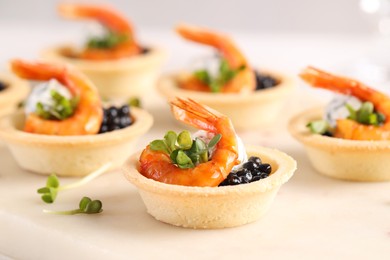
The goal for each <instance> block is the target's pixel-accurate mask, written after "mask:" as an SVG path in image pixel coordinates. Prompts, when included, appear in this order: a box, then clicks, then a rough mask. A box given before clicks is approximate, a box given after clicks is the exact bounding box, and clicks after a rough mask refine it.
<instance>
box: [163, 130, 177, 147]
mask: <svg viewBox="0 0 390 260" xmlns="http://www.w3.org/2000/svg"><path fill="white" fill-rule="evenodd" d="M176 139H177V134H176V133H175V132H174V131H168V132H167V133H166V134H165V136H164V141H165V144H166V145H167V147H168V149H169V151H170V152H172V151H174V150H175V149H176Z"/></svg>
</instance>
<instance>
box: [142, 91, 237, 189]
mask: <svg viewBox="0 0 390 260" xmlns="http://www.w3.org/2000/svg"><path fill="white" fill-rule="evenodd" d="M171 109H172V113H173V115H174V116H175V118H176V119H177V120H179V121H182V122H184V123H186V124H189V125H191V126H194V127H197V128H200V129H203V130H205V131H208V132H212V133H215V134H217V133H220V134H222V138H221V140H220V141H219V142H218V143H217V145H216V150H215V152H214V153H213V156H212V158H211V160H210V161H208V162H205V163H201V164H199V165H197V166H195V167H194V168H190V169H181V168H179V167H178V166H176V165H175V164H173V163H172V161H171V159H170V157H169V155H168V154H166V153H164V152H160V151H153V150H151V148H150V146H147V147H146V148H145V149H144V150H143V152H142V154H141V156H140V159H139V162H140V166H139V170H140V173H141V174H142V175H144V176H145V177H147V178H150V179H154V180H157V181H160V182H164V183H168V184H177V185H184V186H218V185H219V184H220V183H221V182H222V181H223V180H224V179H225V178H226V177H227V176H228V175H229V173H230V171H231V170H232V168H233V166H234V165H236V164H238V163H239V161H238V147H237V141H236V133H235V131H234V128H233V125H232V123H231V121H230V119H229V118H228V117H226V116H224V115H222V114H220V113H218V112H216V111H214V110H212V109H210V108H208V107H206V106H203V105H201V104H199V103H196V102H195V101H193V100H191V99H189V100H183V99H180V98H177V99H176V100H175V101H172V102H171Z"/></svg>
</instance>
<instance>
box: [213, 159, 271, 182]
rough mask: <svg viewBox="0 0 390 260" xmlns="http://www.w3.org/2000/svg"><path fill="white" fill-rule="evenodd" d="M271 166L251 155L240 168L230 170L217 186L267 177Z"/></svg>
mask: <svg viewBox="0 0 390 260" xmlns="http://www.w3.org/2000/svg"><path fill="white" fill-rule="evenodd" d="M271 171H272V168H271V165H270V164H268V163H262V162H261V159H260V158H259V157H255V156H251V157H250V158H249V160H248V161H247V162H246V163H244V164H243V165H242V169H239V170H238V171H233V172H231V173H230V174H229V175H228V176H227V178H226V179H225V180H224V181H223V182H221V184H219V186H229V185H238V184H243V183H250V182H254V181H258V180H260V179H264V178H267V177H268V176H269V175H270V174H271Z"/></svg>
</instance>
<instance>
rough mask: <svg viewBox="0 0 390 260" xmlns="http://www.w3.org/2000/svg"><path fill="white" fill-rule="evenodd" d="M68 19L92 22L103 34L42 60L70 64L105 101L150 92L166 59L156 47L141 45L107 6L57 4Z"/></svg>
mask: <svg viewBox="0 0 390 260" xmlns="http://www.w3.org/2000/svg"><path fill="white" fill-rule="evenodd" d="M59 12H60V14H61V15H62V16H63V17H65V18H70V19H94V20H96V21H98V22H100V24H101V25H102V27H103V31H104V35H102V36H100V37H99V36H96V37H92V38H90V39H89V40H88V41H87V42H86V43H85V45H84V47H82V48H77V47H76V46H75V45H71V44H65V45H63V46H57V47H54V48H49V49H46V50H44V51H43V52H42V57H43V58H44V59H47V60H50V61H55V62H64V63H69V64H72V65H74V66H75V67H76V68H77V69H78V70H80V71H81V72H83V73H84V74H85V75H87V76H88V77H89V78H90V79H91V80H92V82H93V83H94V84H95V85H96V87H97V88H98V90H99V93H100V95H101V96H102V97H103V98H105V99H115V100H123V99H126V98H130V97H134V96H142V95H144V94H147V93H150V91H153V89H154V85H155V83H156V81H157V78H158V76H159V71H160V68H161V66H162V63H163V62H164V60H165V58H166V53H165V51H164V50H163V49H162V48H160V47H156V46H141V45H140V44H139V43H138V42H137V41H136V38H135V35H134V30H133V28H132V25H131V24H130V22H129V21H128V20H127V19H126V18H125V17H124V16H123V15H122V14H120V13H119V12H117V11H116V10H114V9H112V8H111V7H109V6H96V5H84V4H61V5H60V7H59Z"/></svg>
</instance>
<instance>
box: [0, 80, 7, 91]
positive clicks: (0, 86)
mask: <svg viewBox="0 0 390 260" xmlns="http://www.w3.org/2000/svg"><path fill="white" fill-rule="evenodd" d="M6 87H7V86H6V85H5V83H3V82H1V81H0V91H2V90H4V89H5V88H6Z"/></svg>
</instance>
